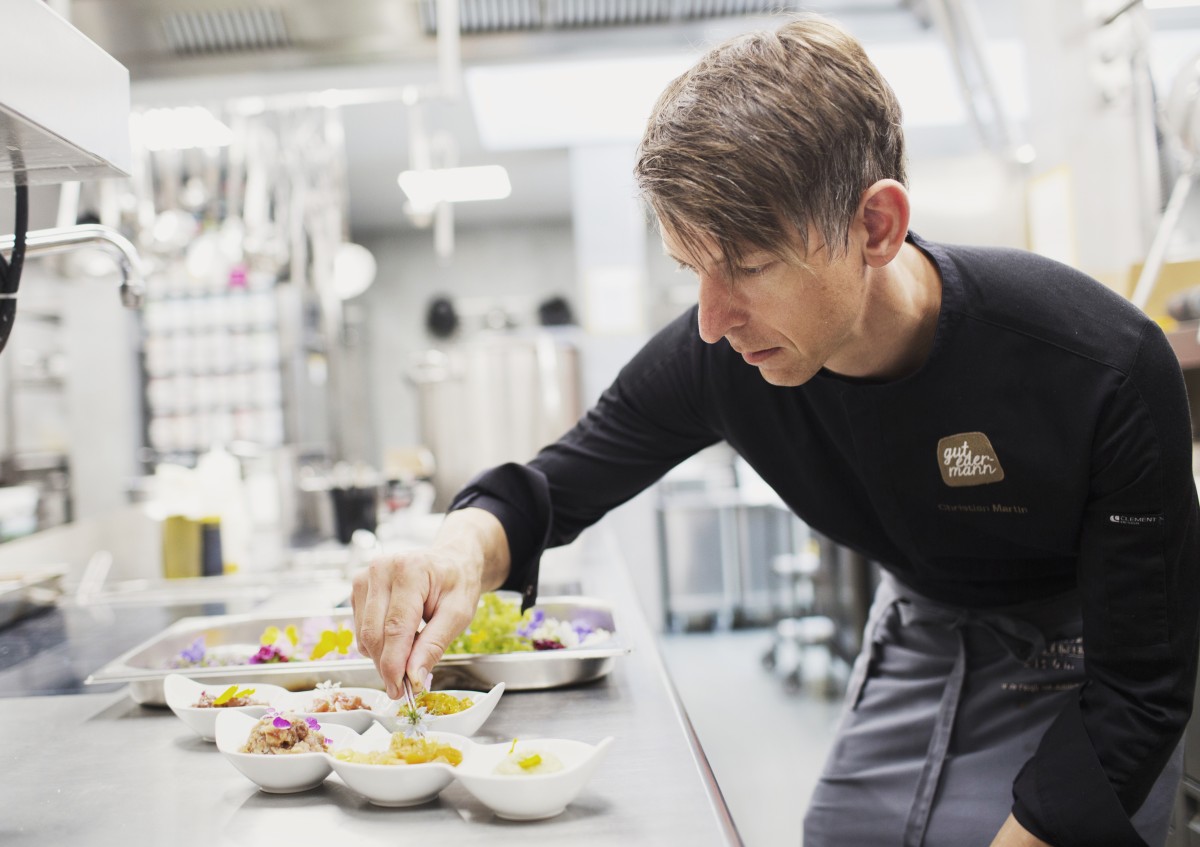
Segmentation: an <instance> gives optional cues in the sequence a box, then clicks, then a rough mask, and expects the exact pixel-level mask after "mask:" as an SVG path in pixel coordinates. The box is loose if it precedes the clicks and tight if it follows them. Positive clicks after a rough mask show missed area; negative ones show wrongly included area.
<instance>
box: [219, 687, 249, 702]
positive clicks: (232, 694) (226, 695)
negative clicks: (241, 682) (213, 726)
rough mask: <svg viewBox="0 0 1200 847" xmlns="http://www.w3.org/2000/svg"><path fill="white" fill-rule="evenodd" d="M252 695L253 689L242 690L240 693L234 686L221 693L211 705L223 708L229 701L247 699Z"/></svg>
mask: <svg viewBox="0 0 1200 847" xmlns="http://www.w3.org/2000/svg"><path fill="white" fill-rule="evenodd" d="M253 693H254V689H253V688H243V689H242V690H241V691H238V687H237V686H236V685H231V686H229V687H228V688H226V689H225V690H224V691H222V692H221V694H220V696H219V697H217V698H216V699H214V700H213V705H214V706H224V705H225V704H226V703H228V702H229V701H230V700H236V699H237V698H238V697H249V696H250V695H251V694H253Z"/></svg>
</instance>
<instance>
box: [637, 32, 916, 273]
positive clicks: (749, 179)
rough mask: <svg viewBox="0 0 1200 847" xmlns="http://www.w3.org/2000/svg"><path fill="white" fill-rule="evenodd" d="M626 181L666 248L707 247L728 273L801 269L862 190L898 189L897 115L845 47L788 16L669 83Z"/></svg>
mask: <svg viewBox="0 0 1200 847" xmlns="http://www.w3.org/2000/svg"><path fill="white" fill-rule="evenodd" d="M635 174H636V177H637V180H638V185H639V188H640V190H641V192H642V194H643V196H644V197H645V198H646V199H647V201H648V202H649V203H650V205H651V207H652V208H653V209H654V212H655V214H656V215H657V216H658V219H659V224H660V226H661V227H662V228H663V229H664V230H667V231H669V232H670V233H671V235H672V236H673V238H674V240H675V241H676V242H678V243H681V244H683V245H685V246H688V247H691V246H696V245H698V244H700V243H708V244H715V245H716V246H718V247H719V248H720V252H721V253H722V254H723V255H724V256H725V258H726V259H727V260H728V261H729V262H731V263H733V262H736V261H737V260H738V259H739V258H740V257H741V256H742V255H743V254H744V253H746V252H749V251H761V250H766V251H768V252H771V253H773V254H775V255H779V256H780V257H781V258H784V259H788V260H792V261H795V262H796V263H798V264H804V263H805V259H806V257H807V256H808V255H810V252H811V251H812V250H816V249H821V248H822V247H827V248H828V249H829V250H830V251H831V253H832V254H835V255H836V254H839V253H841V252H844V251H845V249H846V248H847V246H848V232H849V226H850V222H851V220H852V219H853V217H854V215H855V212H856V210H857V207H858V204H859V199H860V198H861V197H862V194H863V192H864V191H865V190H866V189H867V188H868V187H869V186H871V185H873V184H874V183H876V182H878V181H879V180H882V179H893V180H896V181H897V182H899V183H901V184H905V183H906V177H905V172H904V137H903V134H902V132H901V128H900V106H899V104H898V103H897V101H896V96H895V94H894V93H893V92H892V89H891V87H890V86H889V85H888V84H887V82H886V81H885V80H884V79H883V77H882V76H881V75H880V74H879V71H878V70H877V69H876V68H875V66H874V65H873V64H872V63H871V61H870V59H868V58H867V55H866V53H865V52H864V51H863V48H862V46H861V45H860V44H859V43H858V42H857V41H856V40H855V39H854V38H852V37H851V36H850V35H848V34H847V33H846V32H844V31H843V30H842V29H840V28H838V27H837V26H836V25H835V24H833V23H831V22H829V21H827V20H825V19H823V18H820V17H817V16H810V15H806V16H802V17H798V18H794V19H792V20H790V21H789V23H787V24H785V25H784V26H782V27H781V28H780V29H778V30H776V31H766V32H756V33H751V34H747V35H742V36H739V37H737V38H734V39H731V40H730V41H727V42H725V43H724V44H722V45H720V46H718V47H716V48H715V49H713V50H712V51H711V52H710V53H708V55H706V56H705V57H704V58H702V59H701V60H700V61H699V62H698V63H697V64H696V65H695V66H694V67H693V68H692V69H691V70H689V71H687V72H686V73H684V74H683V75H682V76H680V77H679V78H677V79H676V80H674V81H673V82H672V83H671V84H670V85H668V86H667V89H666V90H665V91H664V92H663V93H662V95H661V96H660V97H659V99H658V103H657V104H656V105H655V107H654V111H653V113H652V115H651V117H650V121H649V123H648V125H647V127H646V132H645V135H644V136H643V137H642V142H641V145H640V147H639V150H638V159H637V165H636V168H635ZM814 238H815V239H817V243H815V244H814V243H811V242H812V241H813V240H814Z"/></svg>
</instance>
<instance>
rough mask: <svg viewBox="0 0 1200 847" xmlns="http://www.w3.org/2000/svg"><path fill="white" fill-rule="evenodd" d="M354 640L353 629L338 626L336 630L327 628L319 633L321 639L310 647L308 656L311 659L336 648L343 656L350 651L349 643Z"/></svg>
mask: <svg viewBox="0 0 1200 847" xmlns="http://www.w3.org/2000/svg"><path fill="white" fill-rule="evenodd" d="M353 641H354V633H353V631H351V630H349V629H346V628H345V627H344V626H339V627H338V628H337V630H332V629H327V630H324V631H323V632H322V633H321V640H320V641H318V642H317V646H316V647H314V648H313V649H312V653H311V654H310V658H311V659H312V660H313V661H316V660H317V659H320V658H321V657H322V656H325V655H326V654H328V653H331V652H333V651H334V650H337V651H338V652H339V653H341V654H342V655H343V656H344V655H346V654H347V653H349V652H350V644H351V643H352V642H353Z"/></svg>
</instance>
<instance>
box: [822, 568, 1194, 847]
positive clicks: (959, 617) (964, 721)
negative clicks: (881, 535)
mask: <svg viewBox="0 0 1200 847" xmlns="http://www.w3.org/2000/svg"><path fill="white" fill-rule="evenodd" d="M1082 631H1083V626H1082V621H1081V618H1080V609H1079V598H1078V595H1076V594H1070V595H1065V596H1061V597H1056V598H1053V599H1050V600H1047V601H1042V602H1038V603H1029V604H1026V605H1023V606H1021V607H1019V608H1009V609H1004V610H998V611H989V612H973V611H969V610H965V609H959V608H954V607H951V606H946V605H944V604H941V603H937V602H934V601H932V600H929V599H927V598H924V597H922V596H920V595H919V594H917V593H915V592H913V591H911V590H910V589H908V588H907V587H905V586H903V585H901V584H900V583H899V582H897V581H896V580H895V578H893V577H891V576H890V575H889V574H887V573H886V572H884V573H883V575H882V580H881V582H880V584H879V588H878V590H877V591H876V594H875V602H874V604H873V605H872V607H871V614H870V617H869V619H868V621H867V627H866V632H865V633H864V639H863V643H864V646H863V651H862V653H861V654H860V655H859V656H858V659H857V660H856V661H855V664H854V670H853V672H852V673H851V677H850V683H849V685H848V687H847V692H846V711H845V714H844V715H843V717H842V721H841V724H840V725H839V727H838V731H837V737H836V738H835V740H834V744H833V748H832V750H831V751H830V754H829V759H828V761H827V762H826V765H825V770H824V772H823V773H822V775H821V779H820V782H819V783H818V784H817V787H816V789H815V790H814V792H813V796H812V800H811V802H810V804H809V808H808V813H807V815H806V817H805V821H804V845H805V847H972V846H973V845H980V847H987V845H988V844H990V843H991V840H992V838H993V837H994V836H995V834H996V832H997V831H999V829H1000V825H1001V824H1002V823H1003V822H1004V820H1005V818H1007V817H1008V815H1009V812H1010V811H1011V809H1012V784H1013V780H1014V779H1016V776H1017V772H1018V771H1019V770H1020V769H1021V766H1022V765H1024V764H1025V762H1026V761H1027V760H1028V759H1029V758H1030V757H1031V756H1032V755H1033V753H1034V751H1035V750H1036V749H1037V746H1038V743H1039V742H1040V740H1041V738H1042V735H1043V733H1044V732H1045V731H1046V728H1047V727H1048V726H1049V725H1050V723H1051V722H1052V721H1053V720H1054V718H1055V717H1056V716H1057V715H1058V713H1059V711H1060V710H1061V709H1062V708H1063V706H1064V705H1065V703H1066V702H1067V700H1068V699H1069V698H1073V697H1076V696H1077V692H1076V690H1075V689H1077V688H1078V687H1079V686H1080V685H1081V684H1082V683H1083V681H1084V668H1083V639H1082ZM1182 765H1183V747H1182V744H1181V745H1180V747H1179V749H1177V750H1176V751H1175V755H1174V757H1173V758H1172V760H1171V762H1170V764H1169V765H1168V766H1167V768H1166V770H1165V771H1164V772H1163V774H1162V775H1161V776H1160V777H1159V779H1158V781H1157V782H1156V783H1155V786H1154V788H1153V789H1152V790H1151V792H1150V796H1149V797H1148V798H1147V800H1146V802H1145V803H1144V804H1143V805H1142V808H1141V809H1139V810H1138V812H1137V814H1135V815H1134V816H1133V818H1132V824H1133V826H1134V828H1135V829H1136V830H1137V831H1138V833H1139V834H1140V835H1141V836H1142V838H1144V839H1145V840H1146V843H1147V844H1148V845H1152V847H1160V845H1162V844H1163V842H1164V840H1165V839H1166V834H1167V825H1168V823H1169V820H1170V817H1171V809H1172V806H1173V803H1174V799H1175V792H1176V789H1177V787H1178V785H1179V780H1180V777H1181V775H1182Z"/></svg>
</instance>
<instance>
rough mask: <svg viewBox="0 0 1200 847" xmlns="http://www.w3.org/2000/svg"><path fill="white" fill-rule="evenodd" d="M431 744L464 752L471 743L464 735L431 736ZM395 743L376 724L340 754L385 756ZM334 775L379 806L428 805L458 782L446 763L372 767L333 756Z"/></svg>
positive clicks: (452, 769)
mask: <svg viewBox="0 0 1200 847" xmlns="http://www.w3.org/2000/svg"><path fill="white" fill-rule="evenodd" d="M425 737H426V738H427V739H429V740H431V741H437V742H439V743H442V744H449V745H451V746H452V747H457V748H458V749H459V750H460V751H463V758H464V760H465V759H466V756H467V753H466V750H467V749H468V747H469V746H474V745H471V742H470V741H469V740H468V739H466V738H465V737H463V736H461V735H454V734H452V733H445V732H432V731H431V732H427V733H425ZM391 741H392V733H391V732H389V731H388V730H386V729H384V728H383V727H382V726H381V725H379V724H375V725H374V726H372V727H371V728H370V729H369V730H367V731H366V732H365V733H363V735H362V736H361V737H359V738H356V739H351V740H350V742H349V743H348V744H346V745H345V746H341V747H339V748H338V749H340V750H346V749H349V750H355V751H358V752H360V753H368V752H371V753H373V752H382V751H384V750H387V749H388V747H389V746H390V744H391ZM330 759H331V764H332V765H333V770H334V772H335V773H336V774H337V775H338V776H340V777H341V778H342V781H343V782H344V783H346V785H348V786H349V787H350V788H351V789H352V790H353V791H356V792H358V793H359V794H361V795H363V796H364V797H366V798H367V799H368V800H370V801H371V802H372V803H374V804H376V805H377V806H416V805H419V804H421V803H428V802H429V801H430V800H432V799H433V798H435V797H437V796H438V794H440V793H441V792H442V789H444V788H445V787H446V786H447V785H449V784H450V783H451V782H453V781H454V773H455V770H456V768H455V767H454V766H453V765H448V764H446V763H444V762H429V763H426V764H420V765H368V764H361V763H358V762H346V761H342V760H340V759H338V758H337V757H335V756H331V757H330ZM459 767H461V765H460V766H459Z"/></svg>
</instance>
